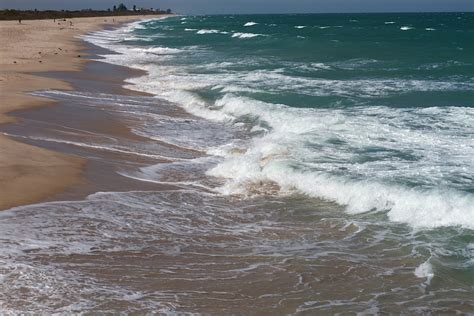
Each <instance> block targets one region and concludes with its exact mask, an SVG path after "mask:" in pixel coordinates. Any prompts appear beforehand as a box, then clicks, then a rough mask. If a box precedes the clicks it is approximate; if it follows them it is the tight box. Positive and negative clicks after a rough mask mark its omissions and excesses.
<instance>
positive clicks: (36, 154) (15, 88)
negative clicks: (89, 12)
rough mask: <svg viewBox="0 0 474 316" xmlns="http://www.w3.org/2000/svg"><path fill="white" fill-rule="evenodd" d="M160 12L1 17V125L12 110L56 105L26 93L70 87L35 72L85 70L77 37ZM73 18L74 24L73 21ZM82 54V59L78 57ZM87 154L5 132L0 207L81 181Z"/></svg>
mask: <svg viewBox="0 0 474 316" xmlns="http://www.w3.org/2000/svg"><path fill="white" fill-rule="evenodd" d="M150 17H156V16H126V17H114V19H115V22H113V21H112V18H111V17H98V18H75V19H68V20H67V21H65V22H64V21H59V20H56V22H53V20H29V21H28V20H27V21H23V22H22V23H21V24H19V23H18V21H0V43H2V45H1V46H0V124H2V123H12V122H14V121H15V119H14V118H13V117H11V116H8V112H11V111H14V110H19V109H25V108H31V107H37V106H47V105H52V104H54V102H53V101H51V100H48V99H44V98H39V97H33V96H29V95H26V94H25V92H29V91H34V90H40V89H64V90H67V89H71V87H70V86H69V85H68V84H67V83H66V82H63V81H61V80H57V79H51V78H44V77H40V76H38V75H35V73H37V72H47V71H80V70H81V69H82V66H83V65H84V63H85V62H87V59H85V58H84V54H83V53H81V49H83V48H84V46H83V43H82V41H81V40H80V39H78V38H77V36H78V35H81V34H84V33H87V32H90V31H93V30H96V29H100V28H101V27H104V26H106V25H118V23H123V22H129V21H134V20H138V19H144V18H150ZM70 21H72V26H71V25H70ZM79 55H80V57H79ZM84 164H85V161H84V160H83V159H82V158H78V157H74V156H68V155H65V154H61V153H57V152H54V151H50V150H46V149H42V148H38V147H35V146H31V145H27V144H23V143H20V142H18V141H15V140H13V139H11V138H8V137H6V136H5V135H0V209H6V208H10V207H13V206H18V205H22V204H27V203H33V202H35V201H39V200H41V199H44V198H46V197H48V196H51V195H54V194H56V193H59V192H61V191H63V190H65V189H66V188H68V187H69V186H72V185H74V184H76V183H78V182H79V181H80V179H81V178H80V174H81V170H82V168H83V166H84Z"/></svg>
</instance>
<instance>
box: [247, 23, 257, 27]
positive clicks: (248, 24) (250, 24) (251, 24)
mask: <svg viewBox="0 0 474 316" xmlns="http://www.w3.org/2000/svg"><path fill="white" fill-rule="evenodd" d="M257 24H258V23H256V22H247V23H245V24H244V26H246V27H249V26H254V25H257Z"/></svg>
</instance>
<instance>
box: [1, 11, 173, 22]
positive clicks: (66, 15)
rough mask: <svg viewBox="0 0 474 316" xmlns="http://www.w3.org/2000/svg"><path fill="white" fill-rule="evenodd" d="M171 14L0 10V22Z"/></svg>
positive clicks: (151, 12)
mask: <svg viewBox="0 0 474 316" xmlns="http://www.w3.org/2000/svg"><path fill="white" fill-rule="evenodd" d="M170 14H172V13H171V12H167V11H162V10H157V11H152V10H140V11H130V10H127V11H107V10H61V11H56V10H45V11H38V10H0V20H3V21H11V20H19V19H21V20H46V19H72V18H91V17H112V18H113V17H119V16H122V17H123V16H127V17H137V18H139V17H142V16H152V17H153V16H157V17H159V16H165V15H170Z"/></svg>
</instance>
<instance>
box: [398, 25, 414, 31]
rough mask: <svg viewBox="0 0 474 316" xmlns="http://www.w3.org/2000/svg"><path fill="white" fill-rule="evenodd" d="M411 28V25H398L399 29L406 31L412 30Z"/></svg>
mask: <svg viewBox="0 0 474 316" xmlns="http://www.w3.org/2000/svg"><path fill="white" fill-rule="evenodd" d="M412 29H414V28H413V27H411V26H402V27H400V30H402V31H408V30H412Z"/></svg>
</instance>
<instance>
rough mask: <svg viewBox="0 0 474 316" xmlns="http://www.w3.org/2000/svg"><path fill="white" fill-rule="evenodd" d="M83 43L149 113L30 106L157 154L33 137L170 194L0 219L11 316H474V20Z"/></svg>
mask: <svg viewBox="0 0 474 316" xmlns="http://www.w3.org/2000/svg"><path fill="white" fill-rule="evenodd" d="M84 39H85V40H86V41H87V42H89V43H92V44H94V45H96V46H99V47H102V48H104V49H107V50H109V52H107V53H104V54H101V58H102V59H100V60H101V61H102V62H105V63H110V64H114V65H121V66H127V67H131V68H136V69H140V70H144V71H146V74H144V75H141V76H138V77H133V78H129V79H127V80H126V83H125V87H126V88H128V89H131V90H136V91H139V92H145V93H149V94H151V96H148V97H145V96H144V97H133V96H119V95H113V94H104V93H101V92H100V91H95V92H90V91H89V92H85V91H38V92H35V93H34V94H35V95H39V96H46V97H51V98H56V99H58V100H73V101H74V102H79V103H81V104H83V105H84V106H87V107H93V108H100V109H102V110H104V111H109V112H110V113H115V114H114V115H119V116H121V117H122V118H125V119H126V120H128V121H133V126H132V132H133V133H134V134H135V135H137V136H140V137H143V138H145V139H147V140H148V141H147V142H142V143H139V142H133V143H132V142H123V141H122V142H118V141H116V140H115V141H114V140H111V139H110V137H109V138H107V137H104V135H96V134H94V135H92V136H91V135H90V134H88V135H85V134H84V135H82V136H78V135H75V136H71V135H70V134H67V133H63V134H61V135H59V136H58V134H56V135H55V136H54V137H52V136H51V135H38V134H35V135H29V136H25V137H27V138H29V139H34V140H36V141H42V142H49V143H63V144H67V145H68V146H73V147H81V148H88V150H100V151H107V152H109V153H110V152H111V153H114V154H119V155H125V157H126V158H123V160H124V161H126V163H125V162H124V161H120V162H117V161H115V163H116V165H118V166H115V167H114V168H115V169H114V172H115V173H116V174H118V175H120V177H125V178H128V179H133V180H134V181H141V182H144V183H148V184H157V185H169V186H173V189H166V190H128V191H126V192H116V191H113V192H111V191H103V192H98V193H94V194H92V195H89V196H88V197H87V198H86V199H84V200H79V201H69V202H67V201H58V202H46V203H42V204H37V205H31V206H25V207H19V208H15V209H12V210H10V211H7V212H4V213H2V214H0V225H1V226H2V228H1V231H2V237H1V239H2V240H3V241H2V243H3V247H4V250H3V255H2V258H1V260H2V263H3V268H1V269H0V272H1V273H2V275H3V276H2V280H3V283H4V284H5V288H6V289H8V291H6V292H8V293H6V294H5V293H3V294H2V295H3V296H4V297H3V300H7V299H9V300H11V302H12V303H11V304H6V305H5V306H6V307H8V308H9V309H11V310H16V311H25V310H30V311H31V310H35V308H40V309H43V310H44V311H50V312H53V311H55V312H65V313H66V312H79V311H89V312H110V313H113V312H116V311H120V310H126V311H128V312H153V311H155V312H160V313H163V314H174V313H205V314H207V313H210V314H216V313H217V314H227V313H242V314H299V313H301V314H312V313H318V312H331V313H337V312H346V311H353V312H366V313H379V312H393V313H399V312H406V313H423V312H435V313H438V312H456V311H457V312H474V299H473V297H474V295H473V293H474V182H473V181H474V159H473V157H474V57H473V56H474V40H473V39H474V14H472V13H416V14H415V13H413V14H294V15H216V16H173V17H169V18H164V19H150V20H147V21H141V22H135V23H131V24H128V25H124V26H122V27H120V28H117V29H113V30H103V31H97V32H94V33H91V34H88V35H86V36H85V37H84ZM40 134H41V133H40ZM138 160H140V161H141V163H140V165H138V163H137V164H134V162H137V161H138ZM148 160H150V161H148ZM15 240H16V242H13V241H15ZM31 249H33V250H31ZM45 258H54V260H53V259H48V260H46V259H45ZM49 260H52V261H53V262H54V263H51V262H50V261H49ZM22 291H23V292H22ZM25 291H26V292H27V293H30V292H31V293H33V294H31V295H34V296H35V303H30V305H21V304H19V302H18V298H14V297H15V295H16V296H17V297H18V295H20V296H19V297H21V293H25ZM5 295H7V296H8V297H5ZM15 302H16V303H15ZM23 303H24V301H23ZM22 306H23V307H22ZM25 306H29V307H28V308H30V309H28V308H26V307H25Z"/></svg>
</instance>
